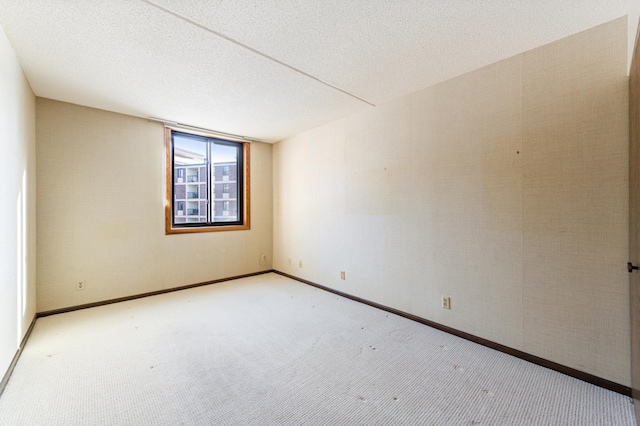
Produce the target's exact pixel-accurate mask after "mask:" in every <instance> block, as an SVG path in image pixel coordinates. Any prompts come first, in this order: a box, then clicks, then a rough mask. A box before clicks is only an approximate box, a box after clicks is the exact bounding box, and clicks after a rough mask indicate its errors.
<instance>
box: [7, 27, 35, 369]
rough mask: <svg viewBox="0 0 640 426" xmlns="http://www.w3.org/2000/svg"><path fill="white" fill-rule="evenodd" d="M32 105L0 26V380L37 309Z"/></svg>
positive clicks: (29, 93)
mask: <svg viewBox="0 0 640 426" xmlns="http://www.w3.org/2000/svg"><path fill="white" fill-rule="evenodd" d="M35 105H36V100H35V96H34V95H33V92H32V91H31V86H30V85H29V82H28V81H27V79H26V77H25V76H24V74H23V72H22V69H21V68H20V65H19V63H18V60H17V58H16V56H15V53H14V51H13V49H12V47H11V45H10V44H9V41H8V40H7V38H6V36H5V34H4V30H3V29H2V27H0V135H2V137H1V138H0V141H1V142H0V146H1V147H2V166H0V182H2V184H1V185H0V200H1V201H0V205H1V206H2V208H0V379H1V378H2V376H3V375H4V373H5V371H6V370H7V368H8V367H9V365H10V363H11V360H12V359H13V357H14V355H15V354H16V351H17V349H18V346H19V344H20V341H21V340H22V338H23V337H24V334H25V333H26V331H27V329H28V328H29V325H30V323H31V321H32V320H33V317H34V315H35V308H36V303H35V300H36V299H35V286H36V275H35V272H36V268H35V259H36V246H35V242H36V239H35V238H36V235H35V225H36V223H35V220H36V211H35V198H36V188H35V185H36V181H35V177H36V176H35V175H36V173H35V166H36V157H35V154H36V128H35V126H36V123H35Z"/></svg>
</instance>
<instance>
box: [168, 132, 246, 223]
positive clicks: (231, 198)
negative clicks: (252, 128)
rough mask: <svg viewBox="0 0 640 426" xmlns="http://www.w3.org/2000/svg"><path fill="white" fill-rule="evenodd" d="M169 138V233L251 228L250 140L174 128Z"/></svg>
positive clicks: (169, 133)
mask: <svg viewBox="0 0 640 426" xmlns="http://www.w3.org/2000/svg"><path fill="white" fill-rule="evenodd" d="M165 139H166V150H167V172H166V173H167V179H166V180H167V200H166V208H165V215H166V217H165V227H166V233H167V234H177V233H188V232H210V231H231V230H243V229H249V203H248V198H249V170H248V164H249V144H248V143H243V142H234V141H229V140H223V139H219V138H215V137H212V136H209V135H206V134H200V133H186V132H184V131H182V130H175V129H171V128H167V129H166V133H165ZM185 170H186V173H185ZM185 176H186V178H187V179H184V177H185ZM223 180H224V184H223V183H222V181H223ZM218 183H219V184H218ZM216 189H217V190H216ZM220 190H222V192H220ZM185 210H186V211H185Z"/></svg>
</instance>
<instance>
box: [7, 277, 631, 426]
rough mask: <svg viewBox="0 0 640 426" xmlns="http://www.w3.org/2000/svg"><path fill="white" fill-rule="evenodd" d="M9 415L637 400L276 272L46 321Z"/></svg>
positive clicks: (604, 413)
mask: <svg viewBox="0 0 640 426" xmlns="http://www.w3.org/2000/svg"><path fill="white" fill-rule="evenodd" d="M0 424H1V425H180V424H184V425H616V426H625V425H629V426H632V425H635V417H634V414H633V405H632V403H631V399H630V398H628V397H625V396H622V395H620V394H617V393H614V392H611V391H607V390H604V389H602V388H599V387H596V386H593V385H590V384H587V383H585V382H582V381H580V380H577V379H573V378H571V377H568V376H565V375H563V374H560V373H557V372H554V371H551V370H548V369H545V368H542V367H539V366H537V365H534V364H530V363H528V362H526V361H522V360H520V359H517V358H513V357H511V356H509V355H505V354H503V353H500V352H496V351H494V350H491V349H488V348H485V347H483V346H480V345H477V344H474V343H471V342H468V341H466V340H463V339H460V338H458V337H455V336H452V335H449V334H446V333H443V332H441V331H438V330H434V329H431V328H429V327H426V326H424V325H421V324H418V323H415V322H412V321H409V320H407V319H404V318H401V317H398V316H395V315H392V314H389V313H386V312H383V311H380V310H377V309H375V308H371V307H369V306H366V305H362V304H359V303H357V302H353V301H351V300H348V299H345V298H342V297H339V296H336V295H334V294H331V293H328V292H325V291H322V290H319V289H316V288H313V287H310V286H307V285H305V284H301V283H298V282H296V281H293V280H290V279H288V278H285V277H282V276H279V275H276V274H267V275H261V276H256V277H251V278H244V279H240V280H236V281H230V282H226V283H222V284H216V285H211V286H206V287H199V288H195V289H191V290H184V291H180V292H174V293H169V294H164V295H160V296H154V297H149V298H145V299H138V300H133V301H129V302H123V303H118V304H113V305H108V306H102V307H98V308H92V309H86V310H81V311H75V312H70V313H66V314H60V315H54V316H50V317H46V318H41V319H39V320H38V321H37V323H36V325H35V328H34V330H33V333H32V335H31V337H30V339H29V342H28V344H27V346H26V348H25V349H24V352H23V354H22V356H21V358H20V360H19V362H18V364H17V366H16V369H15V371H14V373H13V376H12V377H11V380H10V381H9V384H8V386H7V388H6V389H5V391H4V393H3V394H2V396H0Z"/></svg>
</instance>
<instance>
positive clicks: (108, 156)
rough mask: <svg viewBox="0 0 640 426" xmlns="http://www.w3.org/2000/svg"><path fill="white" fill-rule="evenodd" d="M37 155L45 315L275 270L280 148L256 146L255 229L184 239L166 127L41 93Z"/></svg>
mask: <svg viewBox="0 0 640 426" xmlns="http://www.w3.org/2000/svg"><path fill="white" fill-rule="evenodd" d="M37 154H38V159H39V161H38V169H37V173H38V195H37V202H38V204H37V215H38V228H37V231H38V252H37V254H38V263H37V271H38V277H39V279H38V285H37V307H38V311H39V312H41V311H47V310H51V309H56V308H62V307H68V306H74V305H80V304H84V303H90V302H95V301H102V300H107V299H112V298H117V297H124V296H129V295H135V294H140V293H145V292H150V291H154V290H161V289H166V288H172V287H178V286H182V285H187V284H193V283H198V282H203V281H209V280H214V279H218V278H226V277H232V276H236V275H241V274H247V273H252V272H257V271H261V270H268V269H270V268H271V257H272V256H271V250H272V205H271V202H272V194H271V176H272V172H271V145H267V144H262V143H253V144H252V145H251V230H249V231H236V232H214V233H201V234H182V235H165V233H164V198H165V184H164V182H165V166H164V128H163V126H162V125H161V124H159V123H154V122H149V121H148V120H144V119H140V118H134V117H130V116H125V115H120V114H115V113H111V112H106V111H102V110H96V109H91V108H86V107H82V106H78V105H72V104H67V103H62V102H57V101H53V100H49V99H42V98H38V99H37ZM261 253H265V254H266V255H267V259H268V261H267V263H266V264H265V265H260V254H261ZM77 280H84V281H85V283H86V289H85V290H83V291H77V290H76V289H75V283H76V281H77Z"/></svg>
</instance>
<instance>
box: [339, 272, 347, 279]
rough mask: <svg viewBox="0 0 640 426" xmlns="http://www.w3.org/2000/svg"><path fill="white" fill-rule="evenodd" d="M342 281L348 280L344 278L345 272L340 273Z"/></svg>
mask: <svg viewBox="0 0 640 426" xmlns="http://www.w3.org/2000/svg"><path fill="white" fill-rule="evenodd" d="M340 279H341V280H344V279H346V278H345V277H344V271H340Z"/></svg>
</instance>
